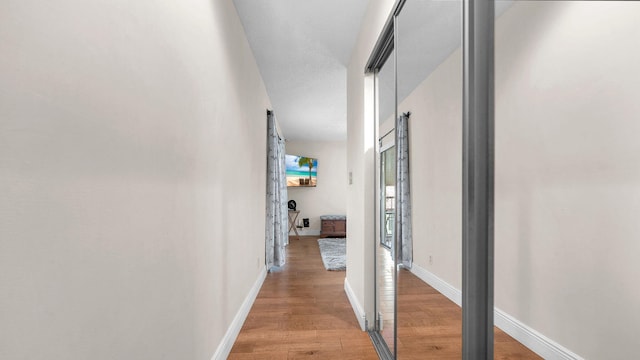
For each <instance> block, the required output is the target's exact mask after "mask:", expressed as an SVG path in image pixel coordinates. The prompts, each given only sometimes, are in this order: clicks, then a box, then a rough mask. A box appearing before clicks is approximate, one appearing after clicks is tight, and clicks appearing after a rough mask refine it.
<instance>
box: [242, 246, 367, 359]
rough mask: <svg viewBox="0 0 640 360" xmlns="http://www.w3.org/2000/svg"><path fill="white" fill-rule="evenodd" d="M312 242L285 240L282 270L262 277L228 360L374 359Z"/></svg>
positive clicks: (340, 286) (336, 275)
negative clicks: (286, 244)
mask: <svg viewBox="0 0 640 360" xmlns="http://www.w3.org/2000/svg"><path fill="white" fill-rule="evenodd" d="M317 239H318V238H317V237H304V236H301V237H300V240H298V239H296V238H293V237H290V241H289V246H288V247H287V264H286V265H285V266H284V267H283V270H282V271H280V272H275V273H269V274H268V275H267V278H266V280H265V281H264V284H263V285H262V288H261V289H260V293H259V294H258V297H257V298H256V301H255V303H254V304H253V307H252V308H251V311H250V312H249V315H248V317H247V320H246V321H245V323H244V326H243V327H242V330H241V331H240V334H239V335H238V338H237V340H236V342H235V344H234V346H233V348H232V349H231V354H230V355H229V359H309V358H315V359H363V360H364V359H378V356H377V354H376V351H375V349H374V348H373V345H372V344H371V340H369V335H368V334H367V333H366V332H364V331H362V330H360V326H359V325H358V321H357V319H356V316H355V314H354V312H353V309H352V308H351V305H350V304H349V300H348V299H347V296H346V294H345V292H344V278H345V275H346V273H345V272H344V271H326V270H325V268H324V265H323V264H322V259H321V257H320V249H319V248H318V241H317Z"/></svg>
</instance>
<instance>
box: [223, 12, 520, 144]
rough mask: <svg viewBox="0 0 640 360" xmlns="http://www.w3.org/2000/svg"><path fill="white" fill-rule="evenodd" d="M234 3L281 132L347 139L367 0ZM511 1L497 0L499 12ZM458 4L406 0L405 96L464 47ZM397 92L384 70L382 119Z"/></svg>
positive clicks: (401, 57) (402, 18)
mask: <svg viewBox="0 0 640 360" xmlns="http://www.w3.org/2000/svg"><path fill="white" fill-rule="evenodd" d="M233 2H234V3H235V6H236V9H237V10H238V15H239V16H240V20H241V21H242V24H243V26H244V29H245V32H246V35H247V38H248V40H249V44H250V46H251V48H252V50H253V54H254V56H255V58H256V61H257V63H258V67H259V69H260V73H261V74H262V78H263V80H264V82H265V85H266V87H267V92H268V93H269V97H270V99H271V103H272V106H273V110H274V111H275V114H276V117H277V119H278V122H279V124H280V127H281V129H282V132H283V135H284V137H285V138H286V139H287V140H312V141H313V140H324V141H331V140H346V137H347V65H348V62H349V58H350V56H351V51H352V49H353V46H354V44H355V40H356V37H357V34H358V31H359V29H360V25H361V22H362V18H363V17H364V13H365V11H366V8H367V5H368V2H369V0H233ZM511 3H512V1H504V0H501V1H497V2H496V13H497V16H500V14H502V13H503V12H504V11H505V10H506V9H507V8H508V7H509V6H510V5H511ZM461 6H462V5H461V2H460V1H426V0H409V1H407V3H406V4H405V6H404V8H403V10H402V12H401V13H400V15H399V25H398V35H399V40H398V42H399V43H398V46H397V49H398V97H399V100H400V101H402V99H404V98H405V97H406V96H407V95H408V94H409V93H410V92H411V91H413V89H414V88H415V87H416V86H417V85H418V84H420V83H421V82H422V81H423V80H424V79H425V78H426V77H427V76H428V75H429V74H431V72H432V71H433V70H434V69H435V68H436V67H437V66H438V65H439V64H440V63H441V62H442V61H443V60H444V59H445V58H446V57H447V56H449V55H450V54H451V53H452V52H453V51H454V50H455V49H456V48H458V47H459V46H460V42H461V26H462V23H461V17H462V7H461ZM385 65H386V66H385V68H389V67H390V66H387V64H385ZM383 70H386V69H383ZM363 71H364V69H363ZM385 72H386V73H388V74H387V75H388V76H385V74H384V73H385ZM393 94H394V92H393V72H391V71H382V72H381V74H380V95H379V97H380V104H381V105H380V106H381V110H380V112H381V115H382V116H381V118H382V119H386V118H387V116H388V115H390V114H391V112H392V109H393V103H394V101H393V99H394V97H393ZM403 111H404V110H403Z"/></svg>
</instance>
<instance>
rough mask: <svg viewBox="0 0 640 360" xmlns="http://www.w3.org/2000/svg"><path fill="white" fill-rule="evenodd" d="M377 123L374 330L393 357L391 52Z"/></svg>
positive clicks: (379, 78)
mask: <svg viewBox="0 0 640 360" xmlns="http://www.w3.org/2000/svg"><path fill="white" fill-rule="evenodd" d="M376 90H377V101H376V103H377V109H376V114H377V124H376V125H377V126H378V133H379V134H381V135H380V136H381V138H380V139H379V140H380V143H379V147H378V149H379V152H378V156H377V159H378V160H377V163H378V164H377V166H378V169H379V171H378V181H377V183H378V186H379V187H378V189H379V191H378V194H377V195H376V196H377V198H378V201H377V204H378V205H377V212H378V214H379V215H378V220H377V221H376V223H377V225H376V227H377V230H376V234H377V235H376V246H375V248H376V260H375V261H376V266H375V268H376V324H375V325H376V326H375V329H376V332H377V334H378V335H379V340H380V342H381V343H383V346H382V347H383V348H384V351H383V353H384V354H385V355H384V356H382V357H383V358H395V352H396V271H395V269H396V263H395V257H394V254H395V246H394V219H395V217H394V214H395V176H396V175H395V148H394V147H393V132H392V131H389V130H390V129H391V130H392V129H393V122H394V121H393V120H394V117H395V102H396V101H395V60H394V55H393V52H392V54H391V56H389V58H388V59H387V60H386V62H385V63H384V65H383V67H382V68H381V69H380V70H379V71H378V72H377V73H376Z"/></svg>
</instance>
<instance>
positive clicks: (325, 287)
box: [229, 236, 539, 359]
mask: <svg viewBox="0 0 640 360" xmlns="http://www.w3.org/2000/svg"><path fill="white" fill-rule="evenodd" d="M344 275H345V273H344V272H342V271H326V270H325V269H324V266H323V265H322V260H321V258H320V251H319V249H318V245H317V237H311V236H306V237H305V236H303V237H301V240H295V239H294V238H291V240H290V243H289V246H288V247H287V265H285V266H284V268H283V270H282V271H280V272H274V273H269V274H268V275H267V278H266V279H265V281H264V284H263V285H262V288H261V289H260V293H259V294H258V297H257V298H256V301H255V303H254V305H253V307H252V308H251V312H250V313H249V315H248V317H247V319H246V321H245V323H244V325H243V327H242V330H241V331H240V334H239V335H238V338H237V340H236V342H235V344H234V346H233V349H232V350H231V354H230V355H229V359H298V358H305V359H306V358H316V359H378V356H377V355H376V352H375V350H374V348H373V346H372V344H371V341H370V339H369V336H368V335H367V333H366V332H363V331H361V330H360V328H359V326H358V322H357V320H356V318H355V315H354V313H353V310H352V308H351V305H350V304H349V301H348V299H347V296H346V295H345V292H344V289H343V284H344ZM398 290H399V300H398V302H399V304H400V308H399V313H400V314H401V316H400V317H399V318H398V322H399V323H398V330H399V333H398V336H399V349H398V350H399V355H400V358H401V359H426V358H429V359H445V358H446V359H460V358H461V353H460V349H461V341H460V340H461V326H460V324H461V311H460V308H459V307H458V306H457V305H456V304H454V303H453V302H451V301H449V300H448V299H447V298H446V297H444V296H443V295H441V294H440V293H438V292H437V291H435V290H434V289H433V288H431V287H430V286H428V285H427V284H425V283H424V282H422V281H421V280H420V279H418V278H417V277H416V276H414V275H413V274H411V273H410V272H408V271H401V272H400V283H399V289H398ZM495 358H496V359H539V357H538V356H537V355H535V354H534V353H533V352H531V351H530V350H529V349H527V348H526V347H524V346H522V345H521V344H519V343H518V342H517V341H515V340H514V339H513V338H511V337H509V336H508V335H506V334H505V333H503V332H502V331H500V330H499V329H497V328H496V357H495Z"/></svg>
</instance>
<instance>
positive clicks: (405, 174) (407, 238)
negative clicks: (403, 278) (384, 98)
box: [396, 113, 413, 269]
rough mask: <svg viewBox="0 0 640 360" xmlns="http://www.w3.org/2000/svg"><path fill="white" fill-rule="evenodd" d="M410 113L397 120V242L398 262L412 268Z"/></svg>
mask: <svg viewBox="0 0 640 360" xmlns="http://www.w3.org/2000/svg"><path fill="white" fill-rule="evenodd" d="M409 115H410V114H409V113H405V114H402V115H401V116H399V117H398V119H397V122H396V179H397V180H396V244H398V247H399V249H398V250H399V251H398V252H397V254H398V262H399V263H401V264H402V265H403V266H404V267H405V268H408V269H410V268H411V265H412V263H413V242H412V238H411V186H410V184H409Z"/></svg>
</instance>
